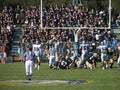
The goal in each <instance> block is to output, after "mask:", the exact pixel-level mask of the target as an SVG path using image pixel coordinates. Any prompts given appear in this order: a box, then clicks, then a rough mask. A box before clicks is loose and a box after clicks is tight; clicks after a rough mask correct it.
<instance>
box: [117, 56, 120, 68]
mask: <svg viewBox="0 0 120 90" xmlns="http://www.w3.org/2000/svg"><path fill="white" fill-rule="evenodd" d="M117 64H118V69H119V70H120V56H119V57H118V60H117Z"/></svg>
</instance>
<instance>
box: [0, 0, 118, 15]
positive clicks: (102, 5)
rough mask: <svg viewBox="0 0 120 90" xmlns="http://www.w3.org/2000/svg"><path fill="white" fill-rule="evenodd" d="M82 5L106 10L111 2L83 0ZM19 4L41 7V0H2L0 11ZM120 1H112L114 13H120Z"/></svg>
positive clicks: (46, 0)
mask: <svg viewBox="0 0 120 90" xmlns="http://www.w3.org/2000/svg"><path fill="white" fill-rule="evenodd" d="M72 1H73V0H43V4H44V5H46V6H49V5H56V4H57V5H58V6H61V5H65V6H68V5H70V4H72ZM81 1H82V3H83V4H84V5H85V6H86V7H89V8H94V9H106V7H108V1H109V0H81ZM17 4H19V5H22V6H24V7H27V6H30V5H37V6H38V5H40V0H0V11H2V9H3V7H4V6H5V5H12V6H16V5H17ZM119 4H120V0H112V7H113V8H114V10H115V12H114V13H119V12H120V5H119Z"/></svg>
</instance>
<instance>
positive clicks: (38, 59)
mask: <svg viewBox="0 0 120 90" xmlns="http://www.w3.org/2000/svg"><path fill="white" fill-rule="evenodd" d="M37 61H38V64H37V69H38V70H39V69H40V57H39V56H38V57H37Z"/></svg>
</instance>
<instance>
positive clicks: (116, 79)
mask: <svg viewBox="0 0 120 90" xmlns="http://www.w3.org/2000/svg"><path fill="white" fill-rule="evenodd" d="M5 80H25V67H24V64H23V63H9V64H0V81H5ZM32 80H90V81H91V83H87V84H76V85H70V84H45V85H26V84H22V85H17V84H15V85H10V84H9V85H2V84H0V90H120V87H119V85H120V71H118V68H117V65H116V63H115V64H114V68H113V69H106V70H102V69H101V68H100V65H98V69H96V70H90V69H69V70H53V69H49V67H48V64H47V63H41V68H40V70H39V71H38V70H34V74H33V77H32Z"/></svg>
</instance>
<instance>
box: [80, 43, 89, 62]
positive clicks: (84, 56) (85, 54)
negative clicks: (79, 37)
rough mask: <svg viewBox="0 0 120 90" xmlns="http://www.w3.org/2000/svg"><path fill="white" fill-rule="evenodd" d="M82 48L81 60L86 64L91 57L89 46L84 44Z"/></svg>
mask: <svg viewBox="0 0 120 90" xmlns="http://www.w3.org/2000/svg"><path fill="white" fill-rule="evenodd" d="M80 48H81V60H82V63H83V64H85V61H86V60H87V58H88V56H89V44H87V43H85V42H83V43H82V44H81V45H80Z"/></svg>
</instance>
